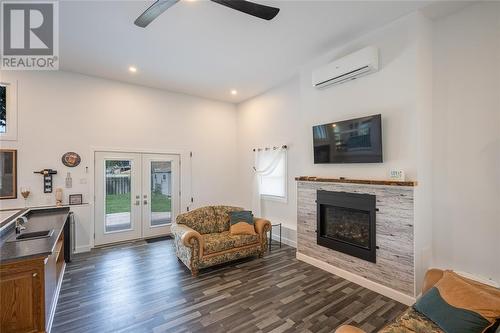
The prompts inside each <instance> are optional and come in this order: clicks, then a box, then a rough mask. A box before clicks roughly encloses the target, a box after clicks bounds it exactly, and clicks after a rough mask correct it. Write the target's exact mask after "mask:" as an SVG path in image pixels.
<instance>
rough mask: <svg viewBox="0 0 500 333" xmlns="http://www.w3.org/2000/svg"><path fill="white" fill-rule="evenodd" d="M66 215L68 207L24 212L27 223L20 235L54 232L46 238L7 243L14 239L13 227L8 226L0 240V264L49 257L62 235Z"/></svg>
mask: <svg viewBox="0 0 500 333" xmlns="http://www.w3.org/2000/svg"><path fill="white" fill-rule="evenodd" d="M68 214H69V207H61V208H48V209H31V210H28V211H27V212H25V213H24V214H23V215H22V216H25V217H26V218H27V219H28V222H27V223H26V224H25V225H24V227H26V229H24V230H22V231H21V234H23V233H26V232H34V231H42V230H54V232H53V233H52V235H51V236H50V237H46V238H38V239H30V240H22V241H9V240H10V239H11V238H12V237H15V230H14V226H13V225H12V226H9V227H8V228H9V229H10V230H9V231H8V232H6V233H5V234H4V235H3V236H2V237H1V238H0V263H1V264H4V263H9V262H12V261H17V260H22V259H28V258H36V257H46V256H48V255H51V254H52V252H53V251H54V248H55V246H56V242H57V240H58V239H59V237H60V236H61V234H62V233H63V230H64V227H65V225H66V222H67V219H68Z"/></svg>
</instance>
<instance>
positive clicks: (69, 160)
mask: <svg viewBox="0 0 500 333" xmlns="http://www.w3.org/2000/svg"><path fill="white" fill-rule="evenodd" d="M61 160H62V163H63V164H64V165H65V166H67V167H70V168H73V167H76V166H77V165H78V164H80V161H81V160H82V159H81V158H80V155H78V154H77V153H74V152H72V151H70V152H67V153H66V154H64V155H63V156H62V157H61Z"/></svg>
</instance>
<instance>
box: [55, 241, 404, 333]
mask: <svg viewBox="0 0 500 333" xmlns="http://www.w3.org/2000/svg"><path fill="white" fill-rule="evenodd" d="M405 309H406V306H405V305H403V304H400V303H398V302H396V301H393V300H391V299H389V298H387V297H384V296H382V295H379V294H377V293H375V292H373V291H370V290H368V289H365V288H363V287H360V286H358V285H356V284H354V283H351V282H349V281H346V280H344V279H342V278H340V277H338V276H335V275H332V274H330V273H327V272H325V271H323V270H321V269H319V268H316V267H313V266H311V265H309V264H306V263H304V262H301V261H298V260H297V259H295V249H294V248H291V247H288V246H283V248H281V249H279V248H277V247H275V249H273V251H272V252H270V253H268V254H267V255H266V256H265V257H264V258H262V259H257V258H256V259H250V260H248V259H247V260H242V261H238V262H235V263H231V264H226V265H223V266H219V267H216V268H211V269H208V270H205V271H202V272H201V274H200V276H199V277H198V278H193V277H191V274H190V273H189V271H188V270H187V269H186V268H185V267H184V265H183V264H182V263H181V262H180V261H178V260H177V258H176V257H175V252H174V249H173V242H172V240H171V239H168V240H163V241H158V242H153V243H147V242H144V241H139V242H133V243H129V244H125V245H119V246H114V247H108V248H102V249H95V250H92V252H90V253H85V254H81V255H76V256H74V258H73V261H72V262H71V263H70V264H68V266H67V267H66V273H65V275H64V280H63V284H62V287H61V293H60V296H59V301H58V305H57V309H56V314H55V318H54V323H53V326H52V332H53V333H59V332H65V333H66V332H71V333H78V332H86V333H89V332H99V333H103V332H153V333H160V332H238V333H242V332H273V333H278V332H333V331H334V329H335V328H336V327H337V326H339V325H341V324H344V323H351V324H353V325H355V326H357V327H361V328H363V329H365V330H366V331H367V332H374V331H376V330H377V329H379V328H381V327H382V326H384V325H385V323H386V322H387V321H389V320H392V319H393V318H394V317H396V316H397V315H399V314H400V313H401V312H402V311H404V310H405Z"/></svg>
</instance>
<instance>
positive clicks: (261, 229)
mask: <svg viewBox="0 0 500 333" xmlns="http://www.w3.org/2000/svg"><path fill="white" fill-rule="evenodd" d="M253 223H254V227H255V232H256V233H257V234H258V235H259V236H260V237H261V238H262V236H263V235H264V237H265V235H266V232H268V231H269V230H271V222H269V221H268V220H266V219H262V218H259V217H254V219H253Z"/></svg>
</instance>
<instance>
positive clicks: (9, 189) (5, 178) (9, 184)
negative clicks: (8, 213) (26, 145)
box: [0, 149, 17, 199]
mask: <svg viewBox="0 0 500 333" xmlns="http://www.w3.org/2000/svg"><path fill="white" fill-rule="evenodd" d="M16 198H17V150H14V149H0V199H16Z"/></svg>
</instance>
